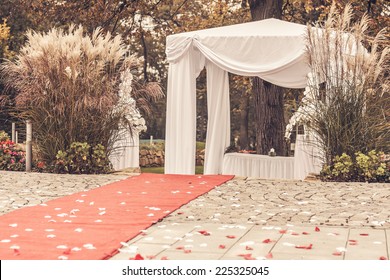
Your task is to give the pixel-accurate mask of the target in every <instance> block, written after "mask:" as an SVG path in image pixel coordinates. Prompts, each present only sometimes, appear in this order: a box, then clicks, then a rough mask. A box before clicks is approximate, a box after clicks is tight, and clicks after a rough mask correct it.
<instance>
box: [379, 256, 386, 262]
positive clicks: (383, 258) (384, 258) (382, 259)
mask: <svg viewBox="0 0 390 280" xmlns="http://www.w3.org/2000/svg"><path fill="white" fill-rule="evenodd" d="M379 259H380V260H381V261H385V260H387V258H386V257H384V256H382V257H380V258H379Z"/></svg>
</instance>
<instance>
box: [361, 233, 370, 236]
mask: <svg viewBox="0 0 390 280" xmlns="http://www.w3.org/2000/svg"><path fill="white" fill-rule="evenodd" d="M360 236H368V233H361V234H360Z"/></svg>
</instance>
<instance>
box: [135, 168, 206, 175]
mask: <svg viewBox="0 0 390 280" xmlns="http://www.w3.org/2000/svg"><path fill="white" fill-rule="evenodd" d="M141 172H142V173H157V174H164V167H145V168H141ZM195 174H203V166H196V167H195Z"/></svg>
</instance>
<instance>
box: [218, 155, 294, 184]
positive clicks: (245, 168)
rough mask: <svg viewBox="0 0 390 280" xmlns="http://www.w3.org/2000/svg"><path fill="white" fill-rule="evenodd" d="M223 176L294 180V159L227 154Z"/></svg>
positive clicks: (224, 160) (224, 159)
mask: <svg viewBox="0 0 390 280" xmlns="http://www.w3.org/2000/svg"><path fill="white" fill-rule="evenodd" d="M222 174H226V175H237V176H245V177H258V178H264V179H293V178H294V158H293V157H270V156H266V155H254V154H243V153H227V154H225V155H224V158H223V167H222Z"/></svg>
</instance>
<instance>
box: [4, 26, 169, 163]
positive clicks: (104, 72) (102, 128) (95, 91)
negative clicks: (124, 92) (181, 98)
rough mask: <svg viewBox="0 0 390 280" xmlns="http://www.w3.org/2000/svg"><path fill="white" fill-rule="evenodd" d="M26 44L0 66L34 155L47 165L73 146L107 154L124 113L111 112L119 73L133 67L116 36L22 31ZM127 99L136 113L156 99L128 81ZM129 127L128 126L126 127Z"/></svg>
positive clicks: (78, 30) (153, 87)
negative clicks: (29, 126) (28, 124)
mask: <svg viewBox="0 0 390 280" xmlns="http://www.w3.org/2000/svg"><path fill="white" fill-rule="evenodd" d="M26 36H27V42H26V44H25V45H24V47H23V48H22V49H21V51H20V53H19V54H18V55H17V56H16V58H15V60H13V61H6V62H5V63H3V64H2V65H1V68H0V71H1V75H2V76H3V77H4V80H5V83H6V85H7V87H8V88H13V89H15V90H16V91H17V95H16V109H17V111H18V116H19V117H20V118H22V119H24V120H26V119H30V120H31V121H32V123H33V133H34V140H35V144H36V146H37V148H38V152H39V155H40V157H41V158H42V159H43V160H45V161H47V162H51V161H53V160H55V156H56V154H57V152H58V151H59V150H66V149H68V148H69V147H70V144H71V143H73V142H87V143H88V144H90V145H91V146H95V145H97V144H102V145H103V146H104V147H106V148H107V151H108V153H109V152H110V149H111V148H112V146H113V142H115V137H116V135H118V133H117V132H118V130H119V126H120V123H121V122H123V121H124V120H126V114H128V112H127V111H126V110H125V109H123V110H118V109H117V108H116V109H115V110H114V108H115V106H116V104H117V103H118V100H119V95H118V91H119V85H120V83H121V79H120V76H121V73H122V72H123V71H124V70H126V69H129V68H130V69H131V68H133V67H135V63H134V61H135V60H134V59H133V58H132V57H131V56H129V50H128V48H127V47H126V46H125V45H124V43H123V41H122V39H121V37H120V36H113V35H111V34H110V33H107V34H103V32H102V30H101V29H100V28H97V29H96V30H95V31H93V33H92V34H91V36H88V35H87V34H85V32H84V30H83V28H82V27H81V26H74V25H72V26H70V27H69V28H68V30H67V31H65V30H63V29H58V28H53V29H51V30H50V31H48V32H47V33H38V32H34V31H29V32H27V35H26ZM134 84H135V85H136V86H135V89H134V88H133V91H132V93H131V94H132V96H133V98H134V99H135V100H136V101H138V100H139V101H140V105H141V106H140V107H141V108H140V109H141V110H142V109H143V110H144V111H146V112H147V111H148V110H149V106H148V105H149V103H148V102H149V101H150V100H152V99H153V98H158V97H161V96H162V92H161V89H160V87H159V86H158V85H157V84H155V83H150V84H147V85H144V84H142V83H139V82H134ZM128 128H129V129H131V126H128Z"/></svg>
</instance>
